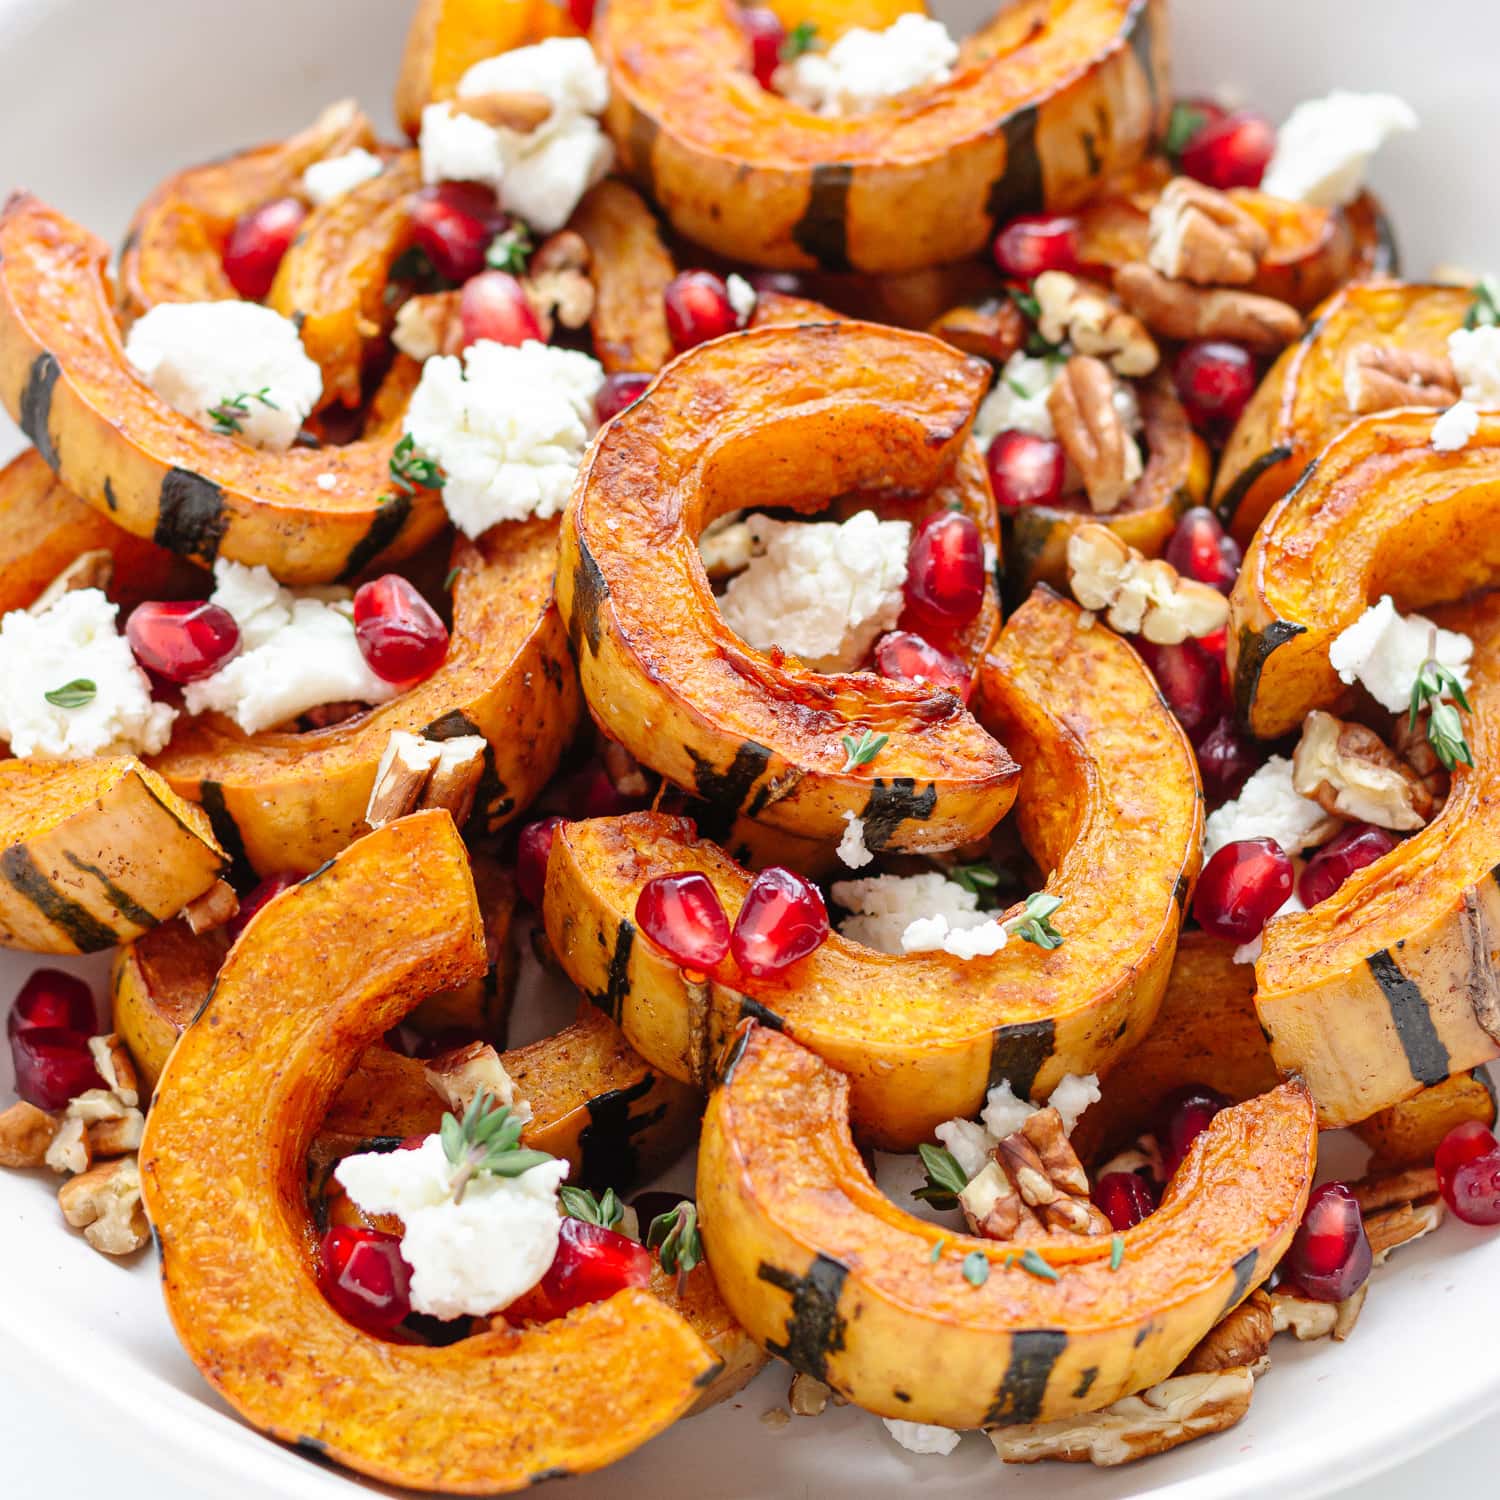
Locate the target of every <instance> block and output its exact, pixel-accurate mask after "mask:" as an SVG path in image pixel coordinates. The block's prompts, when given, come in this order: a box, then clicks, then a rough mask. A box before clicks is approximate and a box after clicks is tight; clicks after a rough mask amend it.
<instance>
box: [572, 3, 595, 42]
mask: <svg viewBox="0 0 1500 1500" xmlns="http://www.w3.org/2000/svg"><path fill="white" fill-rule="evenodd" d="M568 16H569V18H570V19H571V20H572V22H573V24H574V25H575V26H576V27H577V28H578V29H579V30H580V31H581V32H583V33H584V35H585V36H587V35H588V31H589V28H590V27H591V26H592V25H593V24H594V0H568Z"/></svg>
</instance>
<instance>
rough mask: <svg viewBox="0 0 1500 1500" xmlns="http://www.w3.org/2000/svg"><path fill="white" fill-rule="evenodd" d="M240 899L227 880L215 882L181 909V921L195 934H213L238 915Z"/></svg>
mask: <svg viewBox="0 0 1500 1500" xmlns="http://www.w3.org/2000/svg"><path fill="white" fill-rule="evenodd" d="M239 909H240V898H239V897H238V896H237V895H235V892H234V887H233V886H232V885H230V883H229V882H228V881H227V880H216V881H214V883H213V884H212V885H211V886H209V888H208V889H207V890H206V891H204V893H203V894H202V895H201V896H199V897H198V899H197V900H196V901H189V902H188V904H187V905H186V906H184V907H183V908H182V919H183V921H184V922H186V923H187V924H188V926H189V927H190V928H191V929H192V930H193V932H194V933H195V934H201V933H205V932H213V931H215V930H216V929H218V928H220V927H222V926H224V924H225V923H226V922H230V921H233V919H234V918H235V917H236V916H237V915H238V914H239Z"/></svg>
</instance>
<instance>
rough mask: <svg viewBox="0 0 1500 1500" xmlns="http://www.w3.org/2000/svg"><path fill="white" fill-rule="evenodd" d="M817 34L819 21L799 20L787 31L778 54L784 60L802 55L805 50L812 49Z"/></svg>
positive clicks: (790, 59)
mask: <svg viewBox="0 0 1500 1500" xmlns="http://www.w3.org/2000/svg"><path fill="white" fill-rule="evenodd" d="M817 36H818V23H817V22H816V21H798V22H797V24H796V25H795V26H793V27H792V29H791V30H790V31H789V32H787V34H786V40H785V41H784V42H783V43H782V44H781V50H780V52H778V53H777V56H778V57H780V59H781V60H782V62H792V61H793V60H795V59H796V58H799V57H801V56H802V54H803V53H804V52H811V51H812V49H813V47H814V46H815V45H816V42H817Z"/></svg>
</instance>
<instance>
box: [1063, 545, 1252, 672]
mask: <svg viewBox="0 0 1500 1500" xmlns="http://www.w3.org/2000/svg"><path fill="white" fill-rule="evenodd" d="M1067 558H1068V583H1069V586H1070V587H1071V588H1072V590H1073V597H1074V598H1075V599H1077V600H1078V602H1079V603H1080V604H1081V605H1082V606H1083V607H1084V608H1085V609H1089V610H1099V611H1106V610H1107V611H1108V614H1107V615H1106V619H1107V620H1108V621H1109V624H1110V626H1111V627H1112V628H1113V629H1115V630H1118V631H1120V633H1121V634H1123V635H1137V634H1139V635H1142V636H1144V637H1145V638H1146V639H1147V640H1148V641H1152V642H1154V643H1156V644H1157V645H1163V646H1167V645H1176V644H1178V643H1179V642H1181V641H1185V640H1187V639H1188V638H1189V637H1195V636H1203V635H1211V634H1212V633H1213V632H1214V631H1215V630H1219V629H1222V628H1223V626H1224V624H1225V623H1226V622H1227V620H1228V619H1229V601H1228V599H1227V598H1226V597H1225V596H1224V595H1223V594H1221V593H1220V592H1219V591H1218V589H1216V588H1212V587H1211V586H1210V585H1208V584H1206V583H1199V582H1198V581H1197V580H1196V579H1194V578H1182V577H1180V576H1179V575H1178V572H1177V570H1176V568H1174V567H1173V566H1172V565H1171V563H1169V562H1167V561H1166V560H1165V559H1164V558H1160V557H1152V558H1147V557H1143V556H1142V555H1141V553H1139V552H1138V551H1136V549H1135V548H1134V547H1132V546H1131V545H1130V544H1129V543H1128V542H1126V541H1125V540H1124V539H1123V538H1122V537H1119V536H1117V535H1116V534H1115V533H1114V532H1113V531H1111V530H1110V529H1109V527H1108V526H1100V525H1098V524H1096V523H1092V522H1091V523H1089V524H1088V525H1085V526H1080V527H1078V528H1077V529H1076V530H1075V531H1074V532H1073V533H1072V534H1071V535H1070V536H1069V537H1068V549H1067Z"/></svg>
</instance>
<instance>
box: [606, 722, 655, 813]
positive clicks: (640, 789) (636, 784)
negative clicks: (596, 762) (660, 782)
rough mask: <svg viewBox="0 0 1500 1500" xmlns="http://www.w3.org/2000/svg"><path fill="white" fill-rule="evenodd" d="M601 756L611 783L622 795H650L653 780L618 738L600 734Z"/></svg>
mask: <svg viewBox="0 0 1500 1500" xmlns="http://www.w3.org/2000/svg"><path fill="white" fill-rule="evenodd" d="M599 757H600V759H601V760H602V761H603V762H604V774H605V775H606V776H608V777H609V784H610V785H611V786H612V787H613V788H614V789H615V790H616V791H617V792H618V793H619V794H620V795H621V796H622V797H649V796H650V795H651V782H650V781H649V780H648V779H647V776H646V773H645V772H644V771H643V770H642V769H641V763H640V761H638V760H637V759H636V758H635V756H633V755H632V754H631V753H630V751H628V750H627V749H626V748H625V747H624V745H622V744H621V743H620V742H619V741H618V740H612V739H610V737H609V736H608V735H607V734H601V735H600V736H599Z"/></svg>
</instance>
